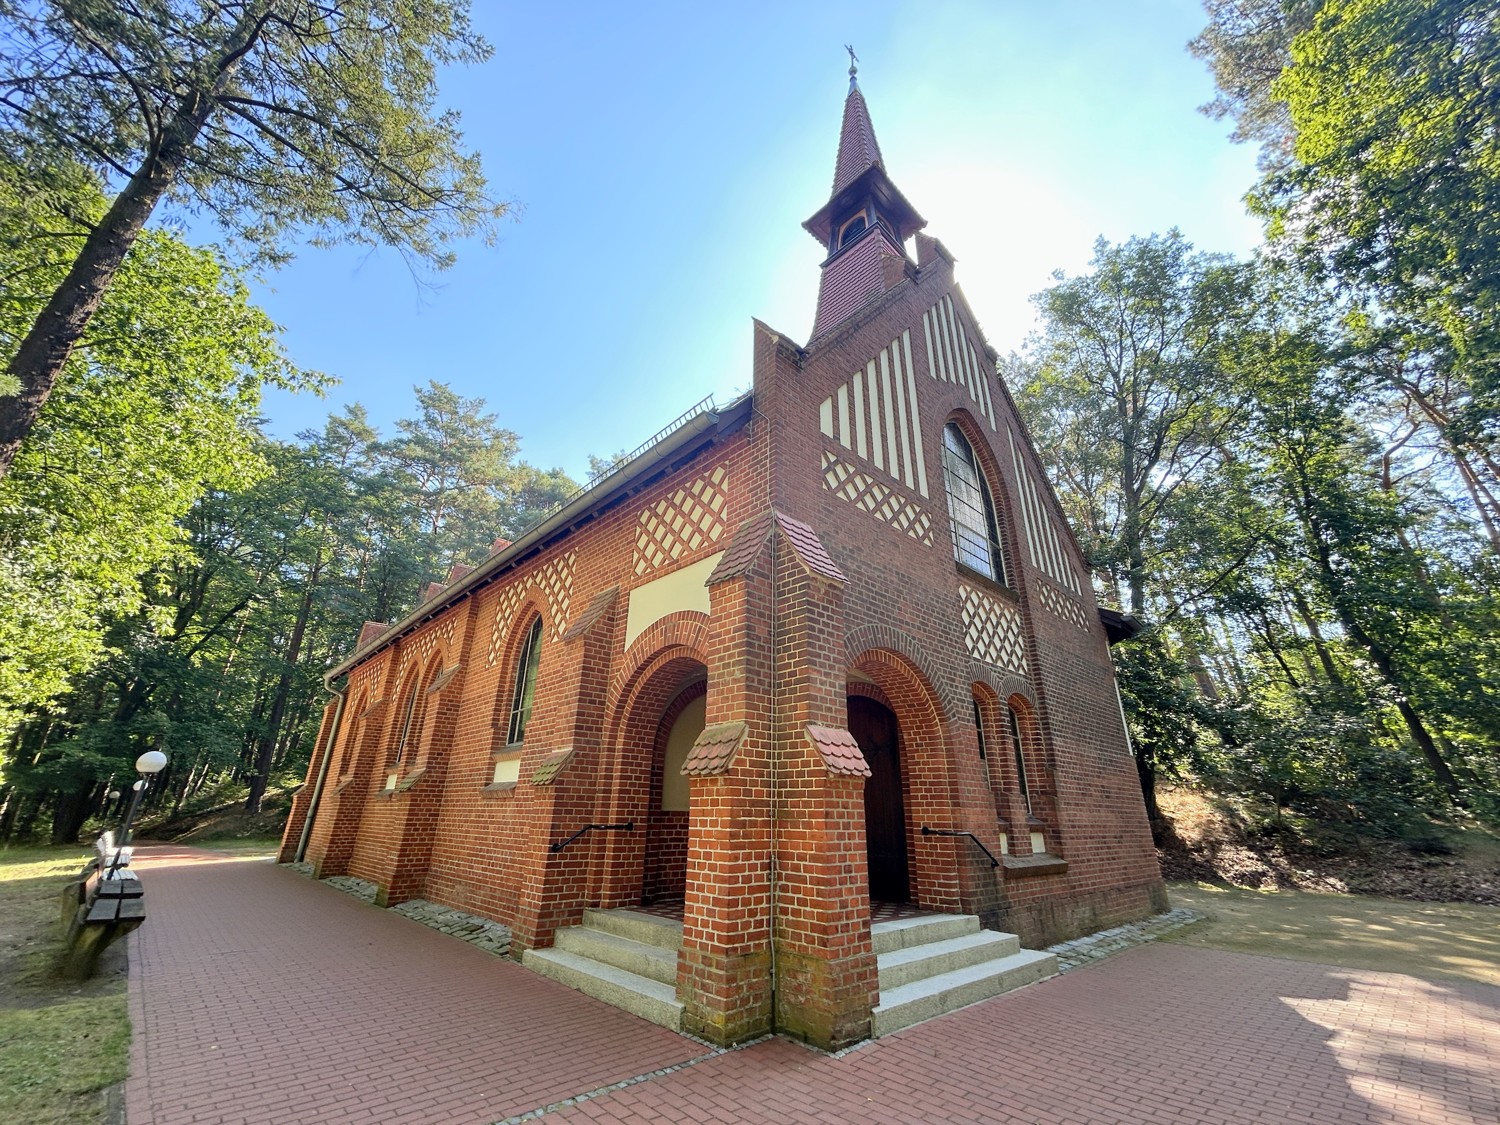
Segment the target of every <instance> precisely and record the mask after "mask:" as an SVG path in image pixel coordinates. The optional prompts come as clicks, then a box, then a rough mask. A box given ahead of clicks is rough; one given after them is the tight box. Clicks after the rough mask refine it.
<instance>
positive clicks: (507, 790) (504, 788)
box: [480, 781, 517, 798]
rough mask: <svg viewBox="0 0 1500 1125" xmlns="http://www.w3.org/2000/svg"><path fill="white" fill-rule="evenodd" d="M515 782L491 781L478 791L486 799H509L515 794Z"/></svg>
mask: <svg viewBox="0 0 1500 1125" xmlns="http://www.w3.org/2000/svg"><path fill="white" fill-rule="evenodd" d="M516 785H517V782H514V781H492V782H490V783H489V784H488V785H486V786H485V787H484V788H483V789H481V790H480V792H481V793H483V794H484V795H485V796H486V797H491V798H493V797H509V796H510V795H511V794H512V793H513V792H515V788H516Z"/></svg>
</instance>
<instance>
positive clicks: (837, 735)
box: [807, 723, 870, 777]
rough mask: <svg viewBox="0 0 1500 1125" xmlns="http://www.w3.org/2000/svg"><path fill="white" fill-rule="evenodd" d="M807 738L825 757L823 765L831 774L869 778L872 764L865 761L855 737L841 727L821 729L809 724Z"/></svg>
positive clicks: (814, 724)
mask: <svg viewBox="0 0 1500 1125" xmlns="http://www.w3.org/2000/svg"><path fill="white" fill-rule="evenodd" d="M807 738H808V741H810V742H811V743H812V744H813V748H814V749H815V750H817V752H818V753H819V754H821V755H823V764H824V765H826V766H827V767H828V772H829V773H840V774H847V775H849V776H850V777H869V776H870V764H869V763H868V762H866V761H865V756H864V753H863V751H861V750H860V748H859V743H858V742H856V741H854V736H853V735H852V734H850V733H849V732H848V731H846V730H843V729H842V728H840V727H820V726H818V725H817V724H816V723H808V724H807Z"/></svg>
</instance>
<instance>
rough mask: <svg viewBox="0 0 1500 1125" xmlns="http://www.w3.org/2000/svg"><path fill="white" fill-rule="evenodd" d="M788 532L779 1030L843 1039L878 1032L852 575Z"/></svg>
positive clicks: (780, 724) (782, 593) (778, 674)
mask: <svg viewBox="0 0 1500 1125" xmlns="http://www.w3.org/2000/svg"><path fill="white" fill-rule="evenodd" d="M793 544H794V540H792V539H790V538H784V537H778V542H777V544H776V549H775V557H776V568H777V569H776V579H777V598H776V601H777V615H776V630H777V636H776V653H775V679H776V684H777V691H776V733H775V741H774V754H775V758H776V766H777V769H776V777H775V781H774V789H775V791H774V793H773V798H772V800H773V804H774V806H775V810H776V812H775V831H774V838H775V841H774V846H775V855H776V879H775V885H774V888H773V898H774V910H775V931H774V938H775V947H776V958H775V963H776V1013H775V1018H776V1026H777V1030H779V1031H782V1032H785V1033H787V1034H790V1035H795V1036H797V1037H798V1038H801V1039H805V1040H807V1041H808V1042H810V1043H814V1044H816V1045H817V1046H819V1047H823V1048H825V1049H829V1050H836V1049H838V1048H840V1047H844V1046H847V1045H848V1044H850V1043H854V1042H857V1041H859V1040H861V1039H865V1038H868V1037H869V1034H870V1011H871V1009H872V1008H873V1007H874V1004H875V1002H876V997H877V995H878V988H877V978H876V968H875V953H874V950H873V948H872V946H871V943H870V904H869V878H868V872H867V870H866V856H865V811H864V783H865V778H866V776H868V772H869V770H868V767H867V766H866V765H865V761H864V757H863V755H861V754H860V752H859V750H858V747H857V745H856V744H855V742H854V739H853V738H852V736H850V735H849V733H848V731H847V729H845V728H846V724H847V703H846V698H845V690H846V687H845V679H846V669H845V666H844V663H845V653H844V620H843V617H844V615H843V582H842V581H841V580H839V579H835V578H833V577H831V576H829V575H828V574H826V573H822V572H820V571H818V570H814V569H809V567H808V566H807V565H806V563H805V562H804V559H803V557H802V556H801V555H800V554H798V553H797V552H796V551H795V550H793V549H792V547H793Z"/></svg>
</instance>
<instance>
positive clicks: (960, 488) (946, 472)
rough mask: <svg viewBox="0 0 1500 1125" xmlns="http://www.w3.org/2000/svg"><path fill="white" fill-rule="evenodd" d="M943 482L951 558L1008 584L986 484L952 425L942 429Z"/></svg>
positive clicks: (965, 442)
mask: <svg viewBox="0 0 1500 1125" xmlns="http://www.w3.org/2000/svg"><path fill="white" fill-rule="evenodd" d="M943 483H944V485H945V486H946V487H947V489H948V516H949V518H950V519H951V520H952V523H953V557H954V558H955V559H957V560H958V561H959V562H960V563H962V564H963V565H964V566H966V567H968V568H969V569H970V570H972V571H975V572H976V573H978V574H982V575H984V577H986V578H990V579H993V580H994V581H996V582H999V583H1000V584H1001V585H1008V583H1007V581H1006V575H1005V557H1004V555H1003V554H1002V553H1001V550H1000V528H999V523H998V522H997V521H996V519H995V502H994V500H992V499H991V498H990V486H989V483H988V482H987V481H986V480H985V479H984V473H982V472H981V471H980V469H979V461H978V459H977V458H976V457H975V456H974V447H973V446H971V445H970V444H969V439H968V438H966V437H964V434H963V431H962V430H960V429H959V428H958V426H957V425H956V424H955V423H953V422H949V423H948V424H947V425H946V426H944V427H943Z"/></svg>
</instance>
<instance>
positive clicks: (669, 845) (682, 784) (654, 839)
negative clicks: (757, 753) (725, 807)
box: [641, 680, 708, 905]
mask: <svg viewBox="0 0 1500 1125" xmlns="http://www.w3.org/2000/svg"><path fill="white" fill-rule="evenodd" d="M707 693H708V682H707V681H706V680H698V681H697V682H695V683H690V684H688V685H687V686H686V687H684V688H683V689H682V690H681V691H679V692H678V693H677V696H676V698H674V699H673V700H672V702H671V703H669V704H667V707H666V710H665V711H664V712H663V713H662V715H661V718H660V720H659V721H658V723H657V726H656V742H655V749H654V753H653V754H652V764H651V789H650V795H649V797H648V798H647V805H646V810H647V811H646V818H645V819H646V825H645V828H646V855H645V862H644V864H643V868H644V870H643V871H642V878H641V902H642V903H643V904H645V905H652V904H658V903H664V902H681V901H682V899H683V896H684V894H685V893H686V891H687V853H688V811H689V788H688V779H687V778H686V777H684V776H683V775H682V764H683V762H684V761H685V760H686V759H687V754H688V751H689V750H690V749H692V745H693V740H694V739H695V738H697V737H698V735H700V734H702V733H703V726H704V721H705V713H706V705H707V701H708V699H707Z"/></svg>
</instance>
